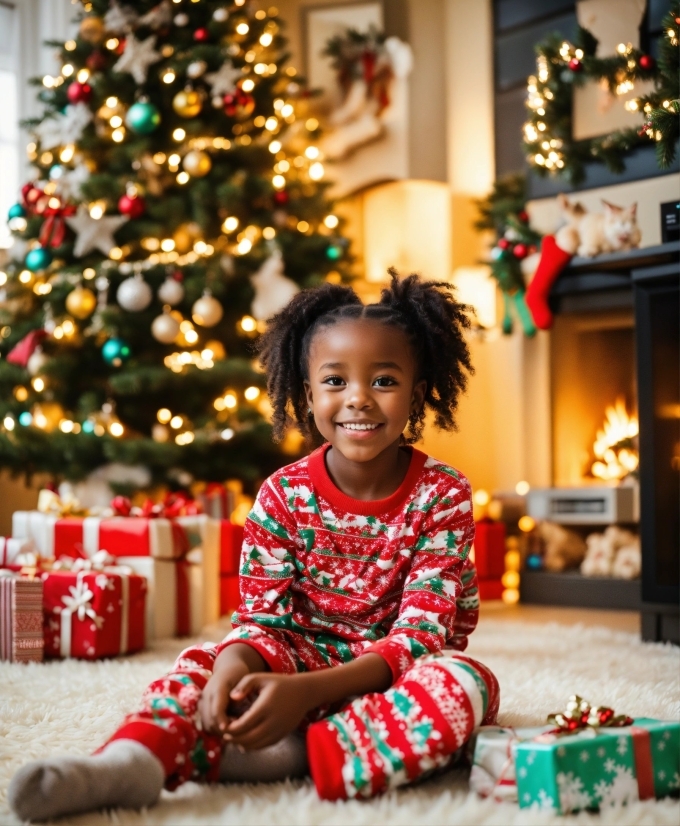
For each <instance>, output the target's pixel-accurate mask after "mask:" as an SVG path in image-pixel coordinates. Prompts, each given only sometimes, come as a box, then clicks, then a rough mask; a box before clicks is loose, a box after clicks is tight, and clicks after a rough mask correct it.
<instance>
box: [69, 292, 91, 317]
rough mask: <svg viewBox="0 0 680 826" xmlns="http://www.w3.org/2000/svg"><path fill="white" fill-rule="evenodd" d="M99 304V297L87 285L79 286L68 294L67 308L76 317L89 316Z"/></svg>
mask: <svg viewBox="0 0 680 826" xmlns="http://www.w3.org/2000/svg"><path fill="white" fill-rule="evenodd" d="M96 306H97V297H96V295H95V294H94V293H93V292H92V290H88V289H87V287H82V286H78V287H76V288H75V290H72V291H71V292H70V293H69V294H68V295H67V296H66V309H67V310H68V311H69V313H71V315H74V316H75V317H76V318H80V319H83V318H87V317H88V316H89V315H92V313H93V312H94V308H95V307H96Z"/></svg>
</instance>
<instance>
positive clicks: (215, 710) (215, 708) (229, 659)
mask: <svg viewBox="0 0 680 826" xmlns="http://www.w3.org/2000/svg"><path fill="white" fill-rule="evenodd" d="M266 669H267V664H266V663H265V661H264V660H263V659H262V657H261V656H260V655H259V654H258V653H257V651H255V649H254V648H251V647H250V646H249V645H244V644H242V643H236V644H233V645H230V646H228V647H227V648H225V649H224V650H223V651H222V652H221V653H220V654H219V656H218V657H217V659H216V660H215V665H214V668H213V675H212V677H211V678H210V679H209V680H208V682H207V683H206V684H205V688H204V689H203V691H202V692H201V697H200V699H199V701H198V710H199V712H200V715H201V721H202V723H203V730H204V731H208V732H210V733H211V734H221V733H223V732H225V731H226V730H227V727H228V725H229V723H230V721H231V719H232V717H230V716H229V715H228V707H229V703H230V698H229V695H230V693H231V690H232V689H233V688H234V686H236V685H238V683H239V681H240V680H242V679H243V678H244V677H245V676H246V675H247V674H250V673H252V672H253V671H265V670H266Z"/></svg>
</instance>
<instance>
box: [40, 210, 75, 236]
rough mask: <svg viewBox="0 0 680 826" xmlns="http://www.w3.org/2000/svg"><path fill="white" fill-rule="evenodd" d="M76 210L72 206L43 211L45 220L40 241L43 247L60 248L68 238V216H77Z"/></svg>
mask: <svg viewBox="0 0 680 826" xmlns="http://www.w3.org/2000/svg"><path fill="white" fill-rule="evenodd" d="M75 214H76V208H75V207H74V206H73V205H72V204H65V205H64V206H58V207H47V208H46V209H45V210H43V215H45V216H46V217H45V220H44V221H43V225H42V227H41V228H40V235H39V241H40V243H41V244H42V245H43V247H46V246H51V247H60V246H61V245H62V244H63V243H64V239H65V238H66V221H65V220H64V219H65V218H66V217H67V216H70V215H75Z"/></svg>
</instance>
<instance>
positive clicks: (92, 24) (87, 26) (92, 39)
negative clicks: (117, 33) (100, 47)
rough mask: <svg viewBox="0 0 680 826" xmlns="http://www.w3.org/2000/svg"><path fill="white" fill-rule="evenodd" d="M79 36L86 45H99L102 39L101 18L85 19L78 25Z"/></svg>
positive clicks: (102, 27) (102, 26)
mask: <svg viewBox="0 0 680 826" xmlns="http://www.w3.org/2000/svg"><path fill="white" fill-rule="evenodd" d="M80 36H81V37H82V38H83V40H87V42H88V43H101V41H102V40H103V39H104V21H103V20H102V19H101V17H85V18H83V20H82V21H81V23H80Z"/></svg>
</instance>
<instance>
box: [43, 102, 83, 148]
mask: <svg viewBox="0 0 680 826" xmlns="http://www.w3.org/2000/svg"><path fill="white" fill-rule="evenodd" d="M91 120H92V112H90V110H89V109H88V108H87V106H86V105H85V104H84V103H76V104H74V105H72V106H67V107H66V109H65V110H64V113H63V114H58V115H56V116H55V117H52V118H45V120H44V121H42V123H39V124H38V125H37V126H36V127H35V129H34V132H35V134H36V135H37V136H38V138H39V139H40V146H41V148H42V149H53V148H54V147H55V146H64V145H65V144H68V143H77V142H78V141H79V140H80V138H81V137H82V134H83V130H84V129H85V127H86V126H87V125H88V123H90V121H91Z"/></svg>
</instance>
